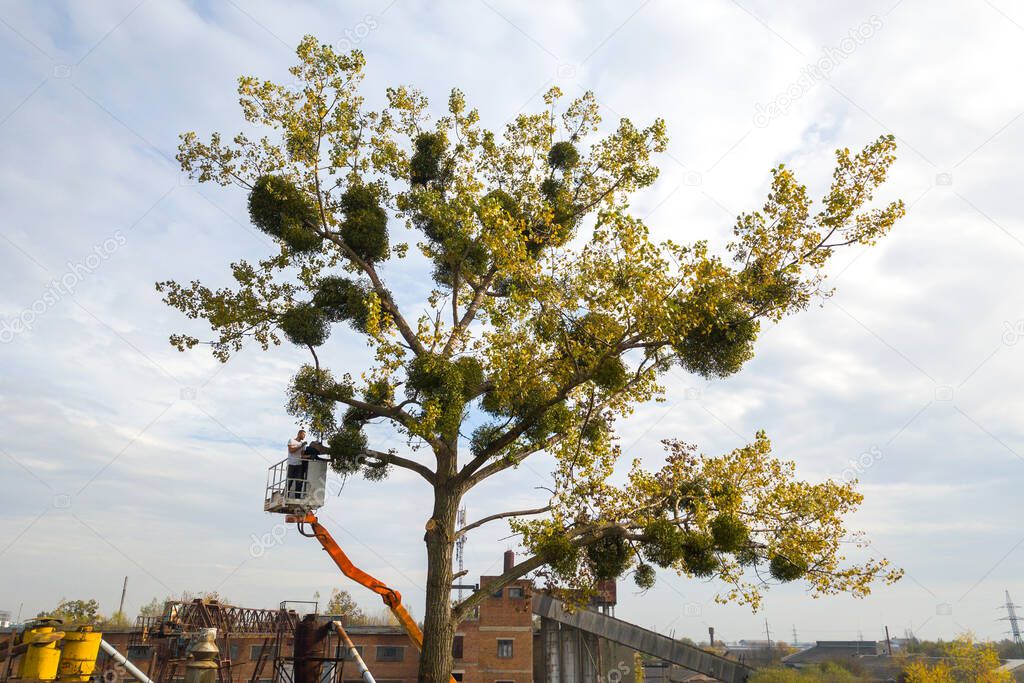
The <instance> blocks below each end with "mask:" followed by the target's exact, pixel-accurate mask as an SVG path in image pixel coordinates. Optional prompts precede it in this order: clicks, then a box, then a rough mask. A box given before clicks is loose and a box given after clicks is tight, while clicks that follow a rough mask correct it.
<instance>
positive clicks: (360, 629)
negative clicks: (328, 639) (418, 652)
mask: <svg viewBox="0 0 1024 683" xmlns="http://www.w3.org/2000/svg"><path fill="white" fill-rule="evenodd" d="M345 631H346V632H348V634H349V635H352V636H404V635H408V634H407V633H406V632H405V630H404V629H402V627H401V626H391V625H387V624H380V625H378V624H370V625H366V626H355V625H352V626H346V627H345Z"/></svg>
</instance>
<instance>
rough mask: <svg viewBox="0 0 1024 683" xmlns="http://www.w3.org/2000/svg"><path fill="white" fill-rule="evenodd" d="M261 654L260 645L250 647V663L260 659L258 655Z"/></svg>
mask: <svg viewBox="0 0 1024 683" xmlns="http://www.w3.org/2000/svg"><path fill="white" fill-rule="evenodd" d="M262 653H263V646H262V645H250V646H249V660H250V661H253V662H255V661H257V660H258V659H259V658H260V654H262Z"/></svg>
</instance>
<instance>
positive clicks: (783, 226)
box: [157, 37, 904, 682]
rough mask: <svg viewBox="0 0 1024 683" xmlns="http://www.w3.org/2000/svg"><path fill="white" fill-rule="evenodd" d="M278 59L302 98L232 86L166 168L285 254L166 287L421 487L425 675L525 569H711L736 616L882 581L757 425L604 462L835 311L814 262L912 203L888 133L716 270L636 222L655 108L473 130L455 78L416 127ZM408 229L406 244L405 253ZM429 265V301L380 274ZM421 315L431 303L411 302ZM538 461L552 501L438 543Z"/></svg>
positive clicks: (598, 575) (776, 197)
mask: <svg viewBox="0 0 1024 683" xmlns="http://www.w3.org/2000/svg"><path fill="white" fill-rule="evenodd" d="M297 54H298V63H297V64H296V65H295V66H294V67H292V68H291V69H290V72H291V75H292V77H293V80H294V82H296V83H298V84H299V85H298V87H291V88H288V87H285V86H283V85H280V84H276V83H273V82H271V81H266V80H259V79H257V78H253V77H243V78H241V79H240V80H239V86H238V92H239V95H240V103H241V106H242V111H243V114H244V116H245V119H246V121H247V122H248V124H250V128H251V129H253V130H258V129H262V130H263V131H264V132H263V133H256V134H251V133H240V134H238V135H237V136H235V137H234V138H233V139H231V141H230V142H229V141H228V140H226V139H225V138H222V137H221V136H220V135H219V134H217V133H214V134H212V135H211V136H210V137H209V138H204V139H201V138H200V137H199V136H198V135H197V134H196V133H194V132H189V133H185V134H183V136H182V141H181V146H180V149H179V154H178V159H179V161H180V162H181V165H182V168H183V169H184V170H185V171H187V172H189V173H191V174H192V176H193V177H195V178H197V179H198V180H199V181H200V182H216V183H219V184H221V185H225V186H226V185H232V184H233V185H237V186H240V187H241V188H243V189H244V190H245V191H246V192H247V193H248V208H249V213H250V216H251V218H252V221H253V223H254V224H255V225H256V227H257V228H259V229H260V230H262V231H263V232H265V233H267V234H268V235H271V236H272V237H274V238H275V240H276V241H277V243H278V244H279V249H278V250H277V252H276V253H274V254H272V255H270V256H268V257H267V258H266V259H264V260H261V261H259V262H256V263H250V262H247V261H237V262H235V263H233V264H232V266H231V270H232V275H233V276H234V279H235V281H236V283H235V285H234V286H233V287H230V288H223V289H217V290H213V289H210V288H208V287H206V286H204V285H203V284H201V283H199V282H191V283H188V284H179V283H176V282H172V281H167V282H161V283H158V284H157V289H158V290H159V291H160V292H162V293H163V294H164V297H165V301H166V302H167V303H168V304H169V305H171V306H173V307H175V308H178V309H180V310H181V311H183V312H184V313H185V314H186V315H187V316H188V317H190V318H203V319H205V320H207V321H208V322H209V323H210V326H211V328H212V330H213V333H214V337H213V339H212V340H210V341H209V343H210V344H211V346H212V349H213V353H214V355H215V356H216V357H217V358H219V359H220V360H222V361H227V360H228V357H229V356H230V355H231V354H232V353H233V352H235V351H237V350H239V349H241V348H242V347H243V345H244V344H245V343H247V342H254V343H255V344H258V345H259V346H260V347H261V348H263V349H264V350H266V349H269V348H270V347H271V346H274V345H277V344H280V343H281V341H282V340H287V341H288V342H290V343H292V344H295V345H297V346H299V347H302V348H304V349H308V351H309V353H310V356H311V361H310V363H309V364H308V365H304V366H303V367H301V368H299V369H298V371H297V373H296V374H295V377H294V380H293V382H292V384H291V386H290V389H289V392H288V394H289V396H288V403H287V405H288V409H289V410H290V411H291V413H292V414H294V415H295V416H296V417H298V418H299V419H301V420H302V421H304V422H305V423H307V424H309V425H310V426H311V427H312V429H313V430H314V431H316V432H318V433H323V434H325V435H329V440H328V442H329V446H330V451H331V458H332V463H333V466H334V468H335V469H336V470H337V471H339V472H357V471H360V472H362V473H363V474H364V475H365V476H366V477H368V478H371V479H374V480H381V479H383V478H384V477H385V476H386V474H387V472H388V470H389V469H390V468H393V467H399V468H404V469H407V470H410V471H412V472H415V473H416V474H417V475H419V476H420V477H422V478H423V480H424V482H426V485H427V486H429V487H430V488H431V490H432V492H433V500H434V503H433V508H432V510H431V511H430V515H429V521H428V523H427V533H426V535H425V542H426V555H427V586H426V594H427V596H426V615H425V620H424V631H425V635H424V648H423V653H422V656H421V664H420V667H421V674H420V675H421V678H420V680H423V681H431V682H433V681H442V680H448V675H449V672H450V671H451V666H452V658H451V652H452V650H451V640H452V636H453V634H454V629H455V627H456V625H457V624H458V623H459V622H460V621H461V620H462V619H464V618H465V617H466V616H467V615H469V614H470V613H471V611H472V610H473V608H474V607H475V606H476V605H477V604H478V603H479V602H480V601H481V600H482V599H484V598H485V597H486V596H487V595H489V594H490V593H491V592H493V591H494V590H496V589H497V588H498V587H499V586H501V585H504V584H507V583H508V582H509V581H512V580H514V579H516V578H518V577H521V576H524V575H526V574H528V573H531V572H543V573H546V574H547V575H548V576H549V577H550V580H551V582H552V583H557V584H559V585H563V586H569V587H572V588H574V589H586V588H587V587H589V586H592V585H593V584H594V583H595V581H596V580H598V579H602V578H607V577H613V576H621V575H622V574H624V573H626V572H629V571H632V572H633V573H634V576H635V578H636V581H637V582H638V584H640V585H641V586H650V585H651V583H652V582H653V579H654V569H653V565H659V566H662V567H668V568H672V569H675V570H677V571H680V572H683V573H686V574H687V575H690V576H712V575H716V576H719V577H721V578H722V579H724V581H725V582H726V585H727V586H728V588H727V589H726V591H725V592H724V593H723V595H722V599H725V600H729V599H735V600H741V601H746V602H750V603H753V604H754V605H756V604H757V601H758V599H759V596H760V590H761V588H762V587H763V585H764V583H765V581H764V580H765V579H766V578H768V576H769V575H770V576H771V577H774V578H775V579H777V580H781V581H790V580H794V579H798V578H802V579H804V580H806V581H807V582H808V583H809V585H810V587H811V589H812V590H813V591H815V592H817V593H835V592H851V593H853V594H855V595H864V594H866V593H867V592H868V591H869V588H870V584H871V583H872V582H873V581H874V580H876V579H879V578H885V579H887V580H894V579H896V578H897V577H898V572H897V571H894V570H892V569H890V568H889V567H888V566H887V563H886V562H885V561H884V560H882V561H869V562H867V563H865V564H860V565H856V564H854V565H850V564H848V563H846V562H845V558H843V556H842V552H841V550H840V542H841V540H842V539H844V538H845V537H846V536H847V534H846V530H845V527H844V524H843V517H844V515H845V514H846V513H848V512H849V511H850V510H852V509H854V508H855V507H856V506H857V504H858V503H859V502H860V500H861V498H860V495H859V494H858V493H856V492H855V490H854V488H853V486H852V485H850V484H840V483H835V482H832V481H827V482H824V483H820V484H810V483H807V482H802V481H799V480H797V479H796V478H795V476H794V470H793V467H792V465H791V464H789V463H785V462H781V461H779V460H777V459H775V458H773V457H772V455H771V452H770V444H769V442H768V439H767V438H766V437H765V436H764V435H763V434H760V433H759V434H757V435H756V436H755V438H754V440H753V442H752V443H751V444H750V445H747V446H744V447H741V448H738V449H736V450H735V451H733V452H731V453H728V454H726V455H723V456H721V457H703V456H701V455H699V454H698V453H697V452H696V450H695V449H694V448H693V447H692V446H688V445H686V444H683V443H680V442H675V441H673V442H668V443H667V448H668V457H667V459H666V462H665V465H664V467H663V468H662V469H661V470H659V471H656V472H649V471H646V470H645V469H643V468H642V467H641V466H640V464H639V462H634V464H633V466H632V470H631V472H630V475H629V478H628V481H627V482H626V483H625V484H623V485H613V484H612V483H610V482H609V480H608V479H609V475H610V474H611V472H612V470H613V468H614V467H615V466H616V464H617V463H618V462H619V461H620V460H621V459H622V458H623V457H624V456H626V455H629V456H635V455H637V454H632V453H631V454H624V453H622V451H621V447H620V444H619V443H618V441H617V440H616V437H615V423H616V421H617V420H618V419H619V418H620V417H622V416H624V415H628V414H629V413H630V412H631V411H632V410H633V409H634V408H635V407H636V406H637V405H639V404H641V403H644V402H646V401H650V400H652V399H656V398H658V397H659V396H660V395H661V393H662V388H661V386H660V385H659V378H660V377H661V376H662V375H663V374H664V373H665V372H666V371H667V370H669V368H671V367H672V366H673V365H676V366H681V367H682V368H683V369H684V370H685V371H687V372H690V373H693V374H696V375H699V376H702V377H724V376H727V375H730V374H732V373H734V372H736V371H738V370H739V369H740V368H741V366H742V365H743V364H744V362H745V361H747V360H748V359H749V358H750V357H751V356H752V355H753V348H754V342H755V339H756V338H757V335H758V332H759V330H760V328H761V325H762V324H763V323H765V322H768V323H775V322H778V321H779V320H781V319H782V318H783V317H785V316H787V315H788V314H790V313H793V312H796V311H799V310H802V309H805V308H806V307H807V306H808V305H809V304H810V303H811V302H812V301H813V300H815V299H816V298H817V297H820V296H827V294H828V292H827V291H826V290H824V289H823V286H822V285H823V283H822V281H823V278H824V274H823V267H824V266H825V264H826V262H827V261H828V259H829V256H830V255H831V254H832V253H833V252H834V251H835V250H836V249H837V248H839V247H842V246H846V245H851V244H870V243H873V242H874V241H875V240H876V239H878V238H879V237H881V236H882V235H884V234H885V233H886V232H887V231H888V230H889V228H890V227H891V226H892V225H893V223H894V222H895V221H896V220H897V219H898V218H899V217H900V216H902V215H903V211H904V209H903V204H902V202H899V201H896V202H893V203H890V204H883V205H880V206H875V205H874V203H873V201H872V195H873V192H874V191H875V189H876V188H877V187H878V186H879V185H880V184H881V183H883V182H884V180H885V177H886V172H887V170H888V168H889V167H890V165H891V164H892V162H893V159H894V156H893V155H894V150H895V142H894V140H893V138H892V137H891V136H883V137H881V138H879V139H878V140H876V141H875V142H873V143H871V144H869V145H868V146H866V147H865V148H864V149H863V150H862V151H860V152H858V153H851V152H850V151H849V150H846V149H843V150H840V151H838V152H837V154H836V167H835V172H834V174H833V179H832V185H831V188H830V189H829V191H828V193H827V194H826V195H825V197H824V200H823V202H822V203H821V207H820V209H819V210H818V211H817V212H816V213H815V212H812V209H811V201H810V199H809V197H808V192H807V189H806V187H805V186H804V185H802V184H800V183H799V182H798V181H797V179H796V178H795V176H794V174H793V173H792V171H790V170H789V169H787V168H786V167H784V166H781V165H780V166H778V167H777V168H775V169H773V170H772V173H771V176H772V182H771V190H770V193H769V195H768V198H767V200H766V201H765V204H764V206H763V207H762V208H761V209H760V210H759V211H754V212H751V213H744V214H742V215H740V216H739V217H738V219H737V221H736V224H735V227H734V235H735V237H734V240H733V242H732V244H731V245H730V246H729V247H728V253H727V254H726V255H716V254H714V253H712V251H711V249H710V248H709V247H708V245H707V243H706V242H704V241H693V242H683V241H666V242H664V243H660V244H656V243H654V242H652V241H651V239H650V238H649V236H648V230H647V227H646V226H645V225H644V223H643V221H642V220H640V219H639V218H637V217H636V216H635V215H633V214H632V213H631V212H630V208H629V199H630V197H631V195H633V194H634V193H635V192H636V191H637V190H639V189H641V188H644V187H647V186H649V185H651V184H652V183H653V182H654V181H655V179H656V178H657V176H658V171H657V168H656V167H655V165H654V162H653V157H654V155H656V154H657V153H659V152H662V151H663V150H664V149H665V146H666V132H665V124H664V122H663V121H662V120H660V119H659V120H655V121H654V122H652V123H651V124H649V125H646V126H637V125H635V124H633V123H632V122H631V121H629V120H628V119H621V120H620V121H618V123H617V124H615V125H611V126H606V125H603V124H602V121H601V118H600V115H599V111H598V106H597V102H596V99H595V98H594V96H593V95H592V94H590V93H587V94H585V95H583V96H582V97H579V98H577V99H574V100H572V101H568V102H566V101H565V100H564V98H563V95H562V92H561V91H560V90H559V89H558V88H552V89H551V90H549V91H548V92H547V94H546V95H545V96H544V103H545V106H544V108H543V109H542V110H541V111H538V112H536V113H532V114H523V115H519V116H517V117H516V118H515V119H514V120H513V121H512V122H511V123H509V124H508V125H507V126H506V127H505V129H504V131H503V132H501V133H496V132H493V131H490V130H487V129H485V128H484V127H482V126H481V124H480V116H479V114H478V112H477V110H475V109H473V108H470V107H469V106H468V105H467V103H466V98H465V97H464V96H463V94H462V93H461V92H459V91H458V90H453V91H452V93H451V95H450V97H449V98H448V105H447V111H446V112H445V113H444V114H443V115H441V116H439V117H437V118H436V119H435V120H433V121H432V122H431V119H430V117H429V115H428V108H427V100H426V98H425V97H424V96H423V95H422V94H421V93H420V92H419V91H417V90H415V89H412V88H409V87H396V88H392V89H389V90H388V91H387V104H386V106H384V107H383V108H382V109H380V110H371V109H370V108H368V107H367V106H366V105H365V104H364V101H363V98H362V96H361V95H360V93H359V85H360V81H361V79H362V72H363V67H364V59H363V55H362V54H361V53H359V52H351V53H349V54H338V53H336V52H335V51H334V50H332V49H331V48H330V47H329V46H326V45H322V44H320V43H318V41H316V40H315V39H314V38H313V37H306V38H305V39H303V41H302V42H301V43H300V44H299V47H298V50H297ZM680 232H682V231H680ZM405 240H418V241H416V248H417V250H418V252H419V254H421V255H422V259H419V260H415V259H413V258H412V257H410V256H409V253H408V251H409V250H408V242H407V241H405ZM403 259H408V260H406V261H405V262H404V264H403V261H402V260H403ZM424 262H426V263H427V264H428V267H429V268H430V269H431V277H430V278H429V279H427V278H424V279H422V280H421V282H423V283H424V287H423V289H422V290H421V291H395V290H393V289H391V288H390V287H389V286H388V281H389V276H393V275H395V274H396V273H397V272H399V271H401V269H402V268H403V267H404V268H406V269H419V268H421V267H423V263H424ZM407 281H409V280H408V279H407ZM410 286H411V285H410ZM423 301H426V302H427V305H426V308H427V310H425V312H423V313H415V312H411V310H412V309H415V311H420V310H421V309H423V304H422V303H421V302H423ZM341 323H345V324H347V326H348V327H349V330H348V331H347V333H348V334H357V335H360V336H362V337H363V338H365V340H366V342H367V343H368V344H369V346H370V347H371V348H372V349H373V353H374V362H373V363H372V365H371V367H368V368H367V369H366V370H365V372H363V373H362V376H361V377H360V378H359V379H355V378H352V377H350V376H348V375H344V376H341V377H338V376H336V375H335V374H332V372H331V371H330V369H329V368H327V367H325V366H323V365H322V364H321V362H320V358H319V357H318V354H317V349H318V348H320V347H321V346H323V345H324V344H325V343H327V341H328V339H329V337H330V335H331V334H332V333H333V332H337V331H339V325H340V324H341ZM171 341H172V344H174V345H175V346H177V347H178V348H179V349H181V350H185V349H188V348H192V347H195V346H196V345H197V344H199V343H200V339H199V338H198V337H196V336H193V335H189V334H176V335H173V336H172V338H171ZM339 408H341V409H344V411H343V414H340V415H339ZM368 423H384V424H387V425H390V426H391V428H392V429H394V430H395V431H396V432H397V433H398V434H400V435H401V436H402V437H404V440H405V442H406V443H407V448H406V449H405V450H404V451H403V452H399V450H398V449H391V450H387V451H385V450H380V449H378V448H374V447H373V445H372V444H371V443H369V442H368V439H367V437H366V435H365V434H364V426H365V425H366V424H368ZM541 452H546V453H549V454H552V455H553V456H554V458H555V462H556V465H555V471H554V472H553V473H552V474H553V478H554V481H555V487H554V490H553V492H552V494H551V496H550V499H548V500H544V501H539V504H538V507H537V508H535V509H531V510H520V511H515V510H508V511H504V512H502V513H500V514H495V515H491V516H488V517H487V518H484V519H480V520H477V521H475V522H473V523H471V524H469V525H467V526H466V527H465V528H462V529H458V528H456V511H457V510H458V508H459V505H460V501H461V500H462V499H463V497H464V496H465V495H466V494H467V493H468V492H469V491H470V490H471V489H473V487H475V486H477V485H478V484H480V483H481V482H483V481H485V480H488V479H491V478H493V477H501V476H502V475H503V474H504V473H506V472H507V471H508V470H509V469H510V468H514V467H516V466H517V465H519V464H520V463H522V462H523V461H524V460H526V459H527V458H530V457H534V456H535V455H536V454H538V453H541ZM497 520H511V522H512V524H513V527H514V528H515V529H516V530H517V531H518V532H520V533H521V534H522V544H523V546H524V547H525V549H526V550H527V551H528V554H527V556H526V559H524V560H523V561H521V562H520V563H518V564H517V565H516V566H515V567H513V568H512V569H511V570H509V571H507V572H505V574H504V575H503V576H501V577H500V578H499V579H498V581H497V584H494V585H491V586H489V587H487V588H486V589H482V590H481V591H480V592H477V593H475V594H473V595H471V596H469V597H468V598H466V599H464V600H462V601H461V602H459V603H457V604H453V602H452V599H451V597H452V596H451V584H452V551H453V544H454V543H455V540H456V539H457V538H458V537H459V535H460V534H462V533H465V532H466V530H467V529H468V528H476V527H478V526H480V525H482V524H485V523H490V522H494V521H497Z"/></svg>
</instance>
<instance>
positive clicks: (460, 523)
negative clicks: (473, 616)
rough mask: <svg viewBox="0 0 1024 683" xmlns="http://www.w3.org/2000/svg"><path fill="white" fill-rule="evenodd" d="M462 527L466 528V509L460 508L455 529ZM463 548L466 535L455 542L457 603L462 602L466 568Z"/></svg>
mask: <svg viewBox="0 0 1024 683" xmlns="http://www.w3.org/2000/svg"><path fill="white" fill-rule="evenodd" d="M464 526H466V507H465V506H462V507H461V508H459V514H458V516H457V517H456V527H458V528H459V529H461V528H462V527H464ZM465 547H466V534H462V535H461V536H459V538H458V540H457V541H455V560H456V562H458V564H459V586H460V587H459V589H458V591H459V602H462V588H461V586H462V584H463V583H464V581H463V580H462V576H463V572H465V571H466V566H465V563H466V557H465V550H464V549H465Z"/></svg>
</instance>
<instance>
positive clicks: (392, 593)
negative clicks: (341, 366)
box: [263, 458, 455, 683]
mask: <svg viewBox="0 0 1024 683" xmlns="http://www.w3.org/2000/svg"><path fill="white" fill-rule="evenodd" d="M302 474H305V476H301V475H302ZM296 475H298V476H296ZM326 490H327V462H326V461H324V460H319V459H315V458H314V459H311V460H307V461H306V467H305V468H302V469H300V468H298V467H296V466H294V465H293V466H291V467H289V466H288V464H287V460H285V461H282V462H279V463H277V464H276V465H274V466H272V467H271V468H270V471H269V472H268V476H267V492H266V496H265V497H264V503H263V509H264V510H265V511H266V512H274V513H278V514H284V515H286V517H285V521H286V522H288V523H292V524H295V525H297V527H298V530H299V533H300V534H302V535H303V536H306V537H307V538H315V539H316V540H318V541H319V542H320V545H321V546H322V547H323V549H324V550H325V551H326V552H327V554H328V555H330V557H331V559H332V560H334V564H336V565H337V566H338V569H340V570H341V573H342V574H344V575H345V576H347V577H348V578H350V579H352V580H353V581H355V582H356V583H358V584H359V585H361V586H364V587H366V588H369V589H370V590H371V591H373V592H374V593H376V594H377V595H379V596H381V599H382V600H383V601H384V604H385V605H387V607H388V609H390V610H391V613H392V614H394V615H395V618H396V619H398V622H399V623H400V624H401V625H402V628H404V629H405V632H406V633H408V634H409V638H410V639H411V640H412V642H413V644H414V645H415V646H416V649H417V650H422V649H423V632H422V631H421V630H420V627H419V626H418V625H417V624H416V622H415V621H414V620H413V618H412V615H411V614H409V612H408V610H406V609H405V606H404V605H402V594H401V593H399V592H398V591H396V590H395V589H393V588H390V587H389V586H387V585H386V584H385V583H383V582H382V581H380V580H379V579H376V578H374V577H372V576H370V575H369V574H367V573H366V572H364V571H363V570H361V569H359V567H357V566H355V565H354V564H352V561H351V560H350V559H349V558H348V555H346V554H345V552H344V551H343V550H342V549H341V546H339V545H338V543H337V542H336V541H335V540H334V538H333V537H332V536H331V534H330V532H329V531H327V529H325V528H324V527H323V525H322V524H320V522H319V520H318V519H317V517H316V515H315V514H314V511H315V510H317V509H318V508H320V507H322V506H323V504H324V493H325V491H326ZM307 527H308V528H309V531H307ZM310 532H311V533H310ZM451 680H452V683H455V677H454V676H453V677H452V679H451Z"/></svg>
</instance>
